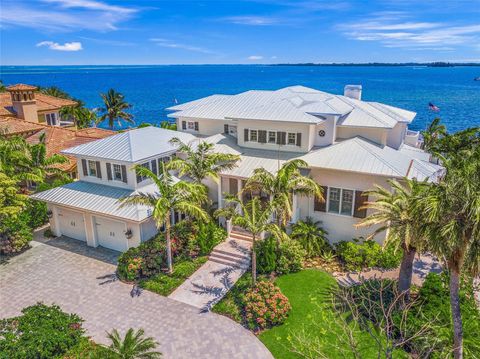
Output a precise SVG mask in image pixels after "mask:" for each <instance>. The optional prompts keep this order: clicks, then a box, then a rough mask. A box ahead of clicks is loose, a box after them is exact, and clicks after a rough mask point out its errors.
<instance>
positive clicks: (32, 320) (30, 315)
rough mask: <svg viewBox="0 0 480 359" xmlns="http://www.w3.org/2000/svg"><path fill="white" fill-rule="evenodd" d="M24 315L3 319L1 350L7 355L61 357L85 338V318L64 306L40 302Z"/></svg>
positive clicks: (39, 357)
mask: <svg viewBox="0 0 480 359" xmlns="http://www.w3.org/2000/svg"><path fill="white" fill-rule="evenodd" d="M22 313H23V314H22V315H21V316H19V317H15V318H9V319H4V320H1V321H0V333H1V335H0V353H2V354H5V356H4V357H5V358H11V359H15V358H38V359H43V358H61V357H63V354H65V353H66V352H67V351H68V350H70V349H71V348H74V347H76V346H78V345H80V343H82V341H84V340H85V338H84V337H83V335H84V329H83V328H82V321H83V320H82V319H81V318H80V317H79V316H77V315H76V314H67V313H65V312H63V311H62V310H61V309H60V307H58V306H56V305H53V306H46V305H44V304H41V303H38V304H36V305H33V306H31V307H27V308H24V309H23V310H22Z"/></svg>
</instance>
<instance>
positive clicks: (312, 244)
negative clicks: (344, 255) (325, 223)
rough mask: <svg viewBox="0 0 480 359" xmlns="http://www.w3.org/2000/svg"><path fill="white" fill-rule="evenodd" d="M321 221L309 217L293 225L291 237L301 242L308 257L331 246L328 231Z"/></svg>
mask: <svg viewBox="0 0 480 359" xmlns="http://www.w3.org/2000/svg"><path fill="white" fill-rule="evenodd" d="M321 223H322V222H321V221H314V220H313V219H312V218H311V217H307V218H306V219H305V220H304V221H298V222H297V223H295V224H294V225H293V226H292V233H291V234H290V237H292V239H295V240H297V241H298V242H300V244H301V245H302V247H303V248H304V249H305V250H306V252H307V257H313V256H315V255H318V254H320V252H322V251H323V250H324V249H326V248H327V247H328V246H329V243H328V239H327V234H328V232H327V231H326V230H324V229H323V228H322V227H321V226H320V224H321Z"/></svg>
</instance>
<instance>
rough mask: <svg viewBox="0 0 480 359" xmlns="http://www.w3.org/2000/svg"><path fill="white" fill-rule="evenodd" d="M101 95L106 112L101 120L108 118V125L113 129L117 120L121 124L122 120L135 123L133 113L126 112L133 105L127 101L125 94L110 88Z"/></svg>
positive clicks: (103, 110)
mask: <svg viewBox="0 0 480 359" xmlns="http://www.w3.org/2000/svg"><path fill="white" fill-rule="evenodd" d="M100 96H101V97H102V100H103V103H104V106H105V107H104V108H103V109H102V112H103V113H104V114H103V115H102V116H101V117H100V120H101V121H105V120H107V119H108V126H109V127H110V129H112V130H113V127H114V125H115V121H117V124H118V125H119V126H120V125H121V121H122V120H123V121H125V122H127V123H132V124H133V123H135V122H134V121H133V115H132V114H131V113H128V112H126V110H128V109H130V108H131V107H132V105H130V104H129V103H128V102H126V101H125V96H124V95H122V94H121V93H120V92H117V91H115V90H114V89H110V90H108V92H107V93H102V94H100Z"/></svg>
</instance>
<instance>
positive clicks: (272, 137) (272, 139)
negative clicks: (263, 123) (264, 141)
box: [268, 131, 277, 143]
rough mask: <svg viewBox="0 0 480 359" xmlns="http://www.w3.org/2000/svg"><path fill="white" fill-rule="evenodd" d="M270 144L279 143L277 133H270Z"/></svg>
mask: <svg viewBox="0 0 480 359" xmlns="http://www.w3.org/2000/svg"><path fill="white" fill-rule="evenodd" d="M268 143H277V132H276V131H268Z"/></svg>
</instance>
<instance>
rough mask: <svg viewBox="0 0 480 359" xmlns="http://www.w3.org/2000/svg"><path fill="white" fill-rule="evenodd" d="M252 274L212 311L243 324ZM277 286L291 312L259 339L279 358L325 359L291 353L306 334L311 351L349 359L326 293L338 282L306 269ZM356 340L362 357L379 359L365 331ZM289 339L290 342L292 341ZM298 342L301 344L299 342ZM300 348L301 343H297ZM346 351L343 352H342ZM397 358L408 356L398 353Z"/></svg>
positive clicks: (238, 283)
mask: <svg viewBox="0 0 480 359" xmlns="http://www.w3.org/2000/svg"><path fill="white" fill-rule="evenodd" d="M250 280H251V279H250V274H249V273H246V274H245V275H244V276H243V277H242V278H240V280H239V281H238V282H237V283H236V284H235V286H234V287H233V288H232V290H231V291H230V292H229V293H228V294H227V295H226V296H225V297H224V298H223V299H222V300H221V301H220V302H219V303H218V304H217V305H215V307H214V308H213V311H214V312H216V313H219V314H223V315H226V316H228V317H230V318H232V319H233V320H235V321H237V322H241V321H242V313H241V299H240V298H241V293H242V292H243V291H244V290H245V288H248V285H249V284H250ZM275 283H276V284H277V285H278V286H279V287H280V289H281V290H282V292H283V294H285V295H286V296H287V297H288V299H289V300H290V304H291V306H292V310H291V312H290V315H289V317H288V319H287V320H286V322H285V323H284V324H283V325H280V326H277V327H274V328H271V329H269V330H265V331H264V332H262V333H261V334H260V335H259V339H260V340H261V341H262V342H263V343H264V344H265V346H266V347H267V348H268V349H269V350H270V352H271V353H272V354H273V356H274V357H275V358H277V359H298V358H302V357H305V358H322V356H321V355H319V354H318V353H316V352H314V351H313V350H311V351H310V353H308V349H305V348H301V352H302V353H303V354H304V355H303V356H300V355H298V354H296V353H294V352H292V348H293V347H292V344H291V343H292V342H295V339H294V337H295V335H298V334H299V333H305V334H304V338H308V339H309V341H310V344H311V345H309V348H310V349H314V348H320V351H321V352H322V353H323V354H324V355H325V357H326V358H332V359H334V358H350V357H352V355H351V353H349V352H348V347H349V346H348V344H347V343H346V342H345V341H343V340H342V339H340V338H342V337H344V333H345V330H344V328H343V327H342V326H341V325H340V324H339V322H338V320H336V318H338V314H336V313H335V312H334V311H333V309H332V308H331V303H330V300H329V299H328V297H327V296H326V295H325V293H328V289H329V288H330V287H331V286H336V285H337V283H336V281H335V279H334V278H333V277H332V276H331V275H330V274H328V273H326V272H323V271H320V270H317V269H306V270H302V271H300V272H298V273H293V274H288V275H284V276H280V277H279V278H277V280H276V281H275ZM354 337H355V338H356V339H357V342H358V343H359V352H360V354H361V357H362V358H376V357H377V352H376V345H375V343H374V340H373V339H372V338H371V337H370V336H369V335H368V333H366V332H361V331H359V330H354ZM289 338H290V340H289ZM297 343H298V342H297ZM297 347H298V344H297ZM342 351H343V353H342ZM394 357H395V358H403V357H406V356H405V355H404V354H403V352H397V353H396V355H395V356H394Z"/></svg>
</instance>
